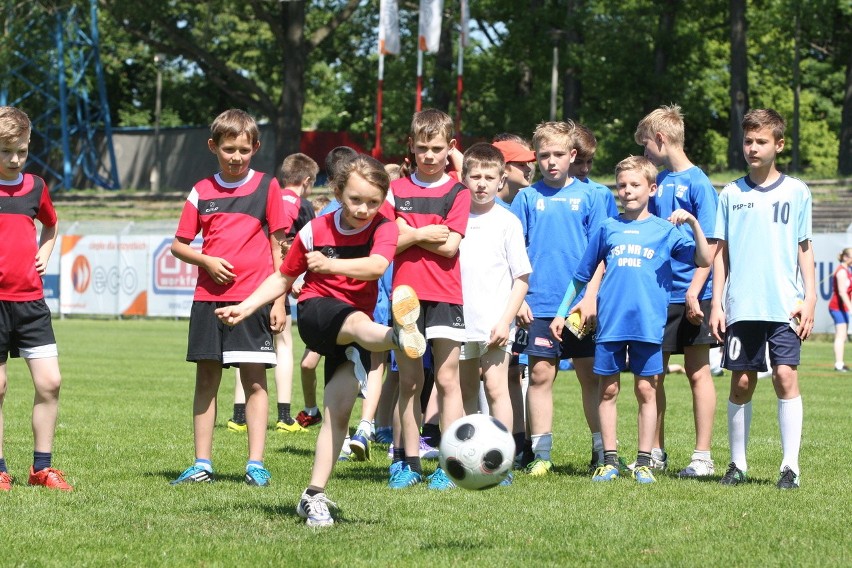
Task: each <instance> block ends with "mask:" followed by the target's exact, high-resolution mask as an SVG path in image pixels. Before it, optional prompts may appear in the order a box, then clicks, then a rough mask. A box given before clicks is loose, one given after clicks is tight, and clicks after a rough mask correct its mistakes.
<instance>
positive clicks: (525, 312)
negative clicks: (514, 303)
mask: <svg viewBox="0 0 852 568" xmlns="http://www.w3.org/2000/svg"><path fill="white" fill-rule="evenodd" d="M515 321H516V322H517V324H518V325H519V326H521V327H527V326H528V325H530V324H531V323H532V321H533V314H532V310H531V309H530V306H529V304H527V302H526V301H524V302H523V303H522V304H521V309H519V310H518V315H517V316H515Z"/></svg>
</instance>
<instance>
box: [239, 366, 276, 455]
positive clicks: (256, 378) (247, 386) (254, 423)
mask: <svg viewBox="0 0 852 568" xmlns="http://www.w3.org/2000/svg"><path fill="white" fill-rule="evenodd" d="M240 380H242V383H243V390H245V392H246V426H248V459H249V461H263V452H264V449H265V447H266V422H267V419H268V418H269V393H268V392H267V390H266V367H265V366H264V365H263V364H261V363H241V364H240Z"/></svg>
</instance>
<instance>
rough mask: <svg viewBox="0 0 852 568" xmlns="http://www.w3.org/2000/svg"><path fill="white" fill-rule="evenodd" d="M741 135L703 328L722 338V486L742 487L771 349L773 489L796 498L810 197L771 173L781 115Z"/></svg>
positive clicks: (762, 114) (810, 281) (762, 117)
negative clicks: (775, 438)
mask: <svg viewBox="0 0 852 568" xmlns="http://www.w3.org/2000/svg"><path fill="white" fill-rule="evenodd" d="M742 126H743V154H744V155H745V157H746V160H747V161H748V166H749V172H748V175H747V176H745V177H742V178H740V179H738V180H736V181H733V182H731V183H729V184H728V185H727V186H725V188H724V189H723V190H722V193H721V195H720V196H719V208H718V211H717V213H716V227H715V229H714V233H713V236H714V237H715V238H717V239H719V254H721V255H722V260H723V261H724V270H717V271H716V274H714V278H713V291H714V293H713V307H712V311H711V316H710V325H711V329H712V330H713V334H714V335H715V336H716V338H717V339H719V340H720V341H721V340H722V338H723V337H724V342H725V352H724V355H723V360H722V364H723V366H724V367H725V368H726V369H729V370H730V371H731V392H730V397H729V399H728V440H729V442H730V445H731V463H730V464H729V465H728V470H727V471H726V472H725V475H724V476H723V477H722V480H721V483H722V484H723V485H738V484H740V483H743V482H745V481H746V480H747V477H746V472H747V471H748V464H747V462H746V446H747V445H748V434H749V427H750V425H751V413H752V409H751V398H752V396H753V394H754V389H755V387H756V386H757V372H758V371H765V370H766V360H765V355H764V351H765V347H766V345H767V344H768V345H769V362H770V364H771V366H772V384H773V386H774V387H775V394H776V395H777V396H778V426H779V428H780V430H781V451H782V453H783V456H782V459H781V467H780V470H781V475H780V478H779V480H778V483H777V487H778V488H779V489H796V488H798V487H799V448H800V446H801V441H802V416H803V411H802V397H801V395H800V393H799V377H798V366H799V360H800V356H801V348H802V345H801V342H802V341H804V340H805V339H807V338H808V337H809V336H810V334H811V332H812V331H813V327H814V308H815V306H816V287H815V284H814V282H815V276H814V252H813V248H812V245H811V192H810V190H809V189H808V186H807V185H805V184H804V183H803V182H802V181H800V180H798V179H796V178H792V177H789V176H786V175H784V174H782V173H781V172H779V171H778V168H777V167H776V164H775V160H776V157H777V155H778V154H779V153H780V152H781V151H782V150H783V149H784V126H785V124H784V119H783V118H782V117H781V115H779V114H778V113H777V112H776V111H774V110H772V109H754V110H751V111H749V112H748V113H746V115H745V116H744V117H743V121H742Z"/></svg>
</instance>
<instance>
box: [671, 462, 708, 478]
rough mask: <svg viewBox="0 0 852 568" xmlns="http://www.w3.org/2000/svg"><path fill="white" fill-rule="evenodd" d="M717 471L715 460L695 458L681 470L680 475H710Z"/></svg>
mask: <svg viewBox="0 0 852 568" xmlns="http://www.w3.org/2000/svg"><path fill="white" fill-rule="evenodd" d="M714 473H716V467H715V466H714V465H713V460H702V459H698V458H693V459H692V461H691V462H689V465H688V466H686V467H685V468H683V469H682V470H680V471H679V472H678V474H677V476H678V477H708V476H710V475H713V474H714Z"/></svg>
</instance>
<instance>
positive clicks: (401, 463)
mask: <svg viewBox="0 0 852 568" xmlns="http://www.w3.org/2000/svg"><path fill="white" fill-rule="evenodd" d="M403 467H405V462H404V461H395V462H393V463H391V464H390V467H389V468H388V473H390V476H391V477H393V476H394V474H395V473H396V472H398V471H399V470H401V469H402V468H403Z"/></svg>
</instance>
